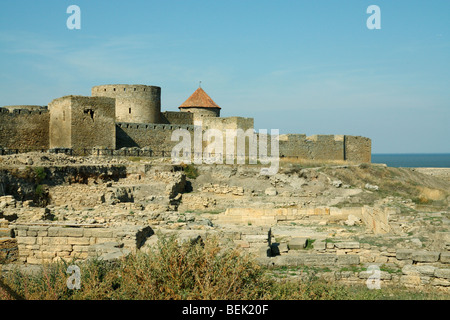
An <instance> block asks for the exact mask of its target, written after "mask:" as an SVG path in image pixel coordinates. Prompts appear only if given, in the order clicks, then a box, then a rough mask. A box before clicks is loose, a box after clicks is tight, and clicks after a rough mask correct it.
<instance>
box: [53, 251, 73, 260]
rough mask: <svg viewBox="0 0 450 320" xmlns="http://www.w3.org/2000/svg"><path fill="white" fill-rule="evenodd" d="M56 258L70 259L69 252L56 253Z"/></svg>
mask: <svg viewBox="0 0 450 320" xmlns="http://www.w3.org/2000/svg"><path fill="white" fill-rule="evenodd" d="M56 257H61V258H66V259H69V258H70V251H58V252H56Z"/></svg>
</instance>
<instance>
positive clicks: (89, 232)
mask: <svg viewBox="0 0 450 320" xmlns="http://www.w3.org/2000/svg"><path fill="white" fill-rule="evenodd" d="M84 236H85V237H95V238H113V237H114V236H115V235H113V231H112V230H105V229H99V228H90V229H86V230H85V234H84Z"/></svg>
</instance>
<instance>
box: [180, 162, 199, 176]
mask: <svg viewBox="0 0 450 320" xmlns="http://www.w3.org/2000/svg"><path fill="white" fill-rule="evenodd" d="M182 168H183V171H184V173H185V174H186V177H188V178H189V179H196V178H197V177H198V176H199V173H198V170H197V168H196V167H195V166H193V165H192V164H184V165H183V164H182Z"/></svg>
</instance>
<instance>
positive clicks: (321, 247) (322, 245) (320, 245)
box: [313, 240, 326, 250]
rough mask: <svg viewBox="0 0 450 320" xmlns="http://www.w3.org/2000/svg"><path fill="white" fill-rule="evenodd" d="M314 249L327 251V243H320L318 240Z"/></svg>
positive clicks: (314, 244)
mask: <svg viewBox="0 0 450 320" xmlns="http://www.w3.org/2000/svg"><path fill="white" fill-rule="evenodd" d="M313 248H314V249H315V250H325V249H326V243H325V241H319V240H316V241H315V242H314V243H313Z"/></svg>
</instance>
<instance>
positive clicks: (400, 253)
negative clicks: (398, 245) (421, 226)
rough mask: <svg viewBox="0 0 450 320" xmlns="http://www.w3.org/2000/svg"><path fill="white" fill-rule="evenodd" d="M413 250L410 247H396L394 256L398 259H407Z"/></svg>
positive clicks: (410, 256)
mask: <svg viewBox="0 0 450 320" xmlns="http://www.w3.org/2000/svg"><path fill="white" fill-rule="evenodd" d="M413 252H414V251H413V250H410V249H398V250H397V252H396V255H395V257H396V258H397V259H398V260H409V259H411V258H412V254H413Z"/></svg>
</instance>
